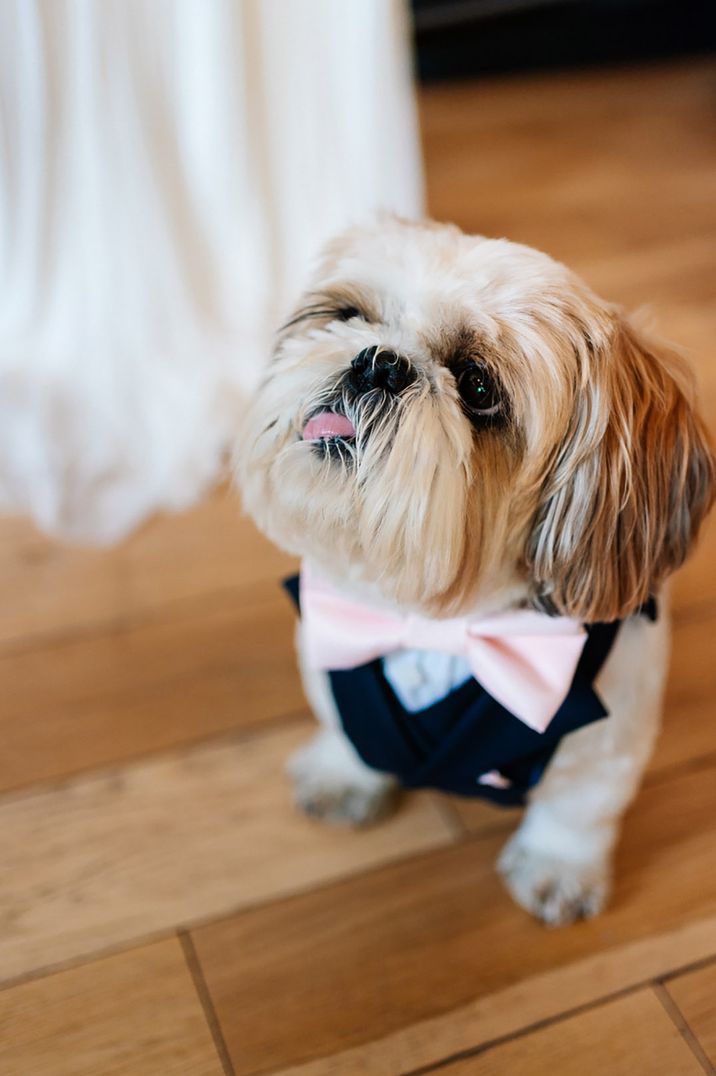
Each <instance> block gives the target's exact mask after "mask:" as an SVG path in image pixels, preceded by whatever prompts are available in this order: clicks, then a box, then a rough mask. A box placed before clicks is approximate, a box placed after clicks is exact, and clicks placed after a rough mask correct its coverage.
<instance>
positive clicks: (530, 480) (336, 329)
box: [239, 218, 714, 923]
mask: <svg viewBox="0 0 716 1076" xmlns="http://www.w3.org/2000/svg"><path fill="white" fill-rule="evenodd" d="M372 345H380V346H381V347H383V348H387V349H391V350H392V351H393V352H395V353H397V354H398V355H400V356H403V357H404V358H405V359H407V360H408V361H409V363H410V367H411V371H412V374H413V376H414V380H413V381H412V382H411V383H410V384H409V385H408V386H407V387H406V388H405V389H404V390H403V391H402V392H400V393H399V394H398V395H392V396H391V395H389V394H387V393H385V392H383V391H382V390H381V389H374V390H372V391H370V392H367V393H365V394H363V395H357V394H355V393H349V392H348V391H347V388H346V380H345V375H346V372H347V370H348V369H349V367H350V364H351V360H352V359H353V357H354V356H356V355H357V354H358V353H359V352H361V351H362V350H363V349H365V348H367V347H370V346H372ZM472 362H477V363H479V364H480V367H481V369H483V370H485V371H487V372H488V374H489V375H490V376H491V377H492V378H493V380H494V383H495V384H496V385H497V386H499V390H498V392H499V398H500V401H501V402H500V414H499V415H498V416H497V418H496V419H492V418H490V419H485V418H482V417H480V416H478V417H475V416H474V415H470V414H468V413H467V411H466V409H465V406H464V401H461V398H460V395H459V392H458V384H457V381H458V376H457V375H458V371H459V370H461V369H464V368H465V366H466V365H468V366H469V365H470V364H471V363H472ZM321 408H337V409H338V410H342V411H344V412H345V413H346V414H348V416H349V417H350V418H351V420H352V421H353V423H354V425H355V428H356V437H355V440H354V441H352V442H340V443H339V445H338V447H337V448H335V447H334V450H333V451H328V448H327V447H326V448H325V451H321V449H320V447H318V451H317V446H316V445H315V444H311V443H310V442H307V441H304V440H303V439H302V436H301V434H302V430H303V428H304V426H305V424H306V422H307V420H308V419H309V418H310V417H311V416H312V415H313V414H315V413H316V412H317V411H320V410H321ZM239 476H240V482H241V485H242V488H243V493H244V499H245V504H246V506H247V508H248V510H249V512H250V513H251V514H252V515H253V517H254V518H255V520H256V521H257V523H258V524H259V526H260V527H261V528H262V529H263V530H264V531H265V532H266V533H267V534H268V535H269V536H270V537H271V538H272V539H273V540H274V541H276V542H277V543H278V544H279V545H281V546H282V547H283V548H285V549H287V550H289V551H291V552H293V553H296V554H299V555H301V556H302V557H304V558H306V559H307V560H308V561H314V562H315V563H317V564H319V565H320V569H321V572H322V573H323V574H324V575H326V576H327V577H328V578H329V579H330V580H331V582H332V583H333V585H335V586H337V587H338V588H341V589H343V590H344V591H347V592H348V593H350V594H352V595H354V596H358V597H361V598H363V599H368V600H370V602H371V603H373V604H376V603H377V604H382V605H384V606H386V607H392V608H395V607H396V606H397V607H399V608H400V609H410V610H416V611H419V612H421V613H424V614H428V615H431V616H438V617H440V616H447V615H450V616H453V615H456V614H459V613H461V612H465V611H467V610H470V611H472V612H474V613H476V614H478V615H479V614H480V613H484V612H492V611H496V610H502V609H507V608H511V607H517V606H524V605H528V606H532V607H535V608H538V609H541V610H543V611H545V613H548V614H557V613H559V614H566V615H569V616H571V617H575V618H578V619H580V620H582V621H583V622H585V623H589V622H594V621H604V620H614V619H618V618H619V619H624V620H625V623H624V624H623V626H622V628H621V629H620V632H619V635H618V637H617V642H616V644H615V646H614V648H613V650H612V652H611V654H610V656H609V658H608V661H607V663H606V665H605V667H604V668H603V670H602V672H601V674H600V677H599V680H598V682H597V685H596V686H597V689H598V691H599V693H600V694H601V696H602V697H603V698H604V701H605V704H606V706H607V707H608V709H609V712H610V717H609V719H608V720H606V721H601V722H597V723H596V724H593V725H590V726H588V727H586V728H584V729H582V730H580V731H578V732H575V733H573V734H572V735H570V736H569V737H567V738H566V739H565V740H564V741H563V743H562V745H561V746H560V748H559V750H558V752H557V754H556V756H555V757H554V759H553V761H552V763H551V764H550V766H549V768H548V770H547V772H546V774H545V776H544V777H543V779H542V781H541V782H540V784H539V785H538V786H537V788H536V790H535V791H534V792H533V794H532V796H531V800H530V805H529V807H528V809H527V811H526V814H525V817H524V820H523V822H522V824H521V826H520V828H519V830H518V832H517V833H516V835H515V836H514V837H513V838H512V840H511V841H510V843H509V844H508V846H507V848H506V849H505V851H504V853H503V855H502V857H501V860H500V869H501V871H502V873H503V875H504V877H505V879H506V882H507V885H508V886H509V888H510V890H511V892H512V894H513V895H514V897H515V898H516V900H518V901H519V903H520V904H522V905H523V906H524V907H526V908H528V909H529V910H530V911H532V912H534V913H535V914H537V915H538V916H540V917H541V918H542V919H544V920H545V921H547V922H551V923H561V922H567V921H569V920H571V919H573V918H575V917H577V916H580V915H591V914H594V913H595V912H597V911H598V910H599V909H600V908H601V907H602V906H603V904H604V901H605V899H606V896H607V893H608V889H609V873H610V870H609V864H610V856H611V851H612V848H613V846H614V843H615V839H616V836H617V832H618V823H619V818H620V816H621V814H622V812H623V810H624V808H625V807H626V805H627V803H628V802H629V800H630V799H631V797H632V795H633V793H634V791H635V788H636V786H637V784H638V781H639V777H640V775H641V772H642V770H643V767H644V765H645V763H646V760H647V758H648V756H649V752H650V749H651V745H652V742H653V739H654V735H655V732H656V729H657V724H658V714H659V708H660V700H661V694H662V687H663V681H664V677H665V672H666V667H667V658H668V645H667V638H666V636H667V621H666V616H665V615H664V612H663V608H662V615H661V617H660V619H659V620H658V621H657V623H655V624H652V623H650V622H649V621H647V620H646V619H645V618H644V617H632V616H631V614H632V613H634V611H635V609H637V608H638V607H639V606H640V605H641V604H642V603H643V602H645V601H646V600H647V599H648V597H649V596H650V595H652V594H656V593H659V591H660V587H661V584H662V583H663V581H664V580H665V578H666V577H667V576H668V575H669V574H670V573H671V572H672V571H673V570H674V569H675V568H677V567H678V566H679V565H680V564H681V563H682V561H683V560H684V558H685V557H686V556H687V554H688V552H689V550H690V548H691V546H692V544H693V542H694V540H695V538H696V535H697V532H698V529H699V525H700V523H701V521H702V519H703V517H704V515H705V514H706V512H707V511H708V509H709V507H710V505H711V501H712V498H713V492H714V462H713V457H712V454H711V451H710V449H709V446H708V442H707V438H706V435H705V432H704V428H703V425H702V423H701V421H700V420H699V418H698V416H697V415H696V413H695V411H694V405H693V391H692V387H691V383H690V379H689V377H688V375H687V373H686V371H685V368H684V365H683V362H682V361H681V359H680V358H679V357H678V356H677V355H676V354H674V353H673V352H671V351H669V350H667V349H666V348H665V347H663V346H662V345H660V344H655V343H654V342H652V341H649V340H648V339H647V338H646V337H645V336H644V335H643V334H642V333H641V332H640V331H638V330H637V329H636V328H635V327H634V326H633V325H632V324H630V322H629V321H628V320H626V319H625V317H624V316H623V315H622V314H621V312H620V311H619V310H617V309H616V308H615V307H613V306H611V305H609V304H607V303H605V302H603V301H602V300H600V299H599V298H597V297H596V296H595V295H594V294H593V293H592V292H591V291H590V290H589V289H588V288H587V287H586V285H585V284H584V283H582V282H581V281H580V280H579V279H578V278H577V277H575V276H574V274H572V273H571V272H569V271H568V270H567V269H566V268H565V267H564V266H562V265H560V264H558V263H557V262H554V261H553V260H552V259H550V258H549V257H547V256H546V255H544V254H541V253H538V252H537V251H534V250H531V249H529V248H527V247H523V246H519V245H516V244H514V243H509V242H507V241H505V240H491V239H484V238H481V237H475V236H466V235H464V234H462V233H461V232H460V231H459V230H458V229H456V228H454V227H450V226H442V225H435V224H430V223H421V224H417V223H410V222H405V221H399V220H396V219H394V218H390V219H383V220H380V221H379V222H377V223H376V225H375V226H373V227H370V228H366V229H355V230H353V231H351V232H349V233H347V234H345V235H343V236H341V237H340V238H338V239H336V240H335V241H334V242H333V243H332V244H331V245H330V246H329V247H328V249H327V250H326V251H325V254H324V257H323V259H322V262H321V264H320V266H319V268H318V271H317V274H316V277H315V280H314V282H313V285H312V287H311V289H310V291H309V292H308V294H307V295H306V296H305V298H304V299H303V301H302V303H301V305H300V307H299V308H298V310H297V311H296V312H295V313H294V315H293V316H292V317H291V318H290V319H289V321H288V322H287V324H286V326H285V327H284V329H283V330H282V331H281V333H280V335H279V340H278V345H277V349H276V354H275V357H274V361H273V363H272V365H271V367H270V369H269V371H268V374H267V376H266V378H265V380H264V383H263V385H262V387H261V389H260V390H259V393H258V396H257V398H256V401H255V403H254V406H253V408H252V409H251V411H250V414H249V416H248V419H247V424H246V427H245V431H244V437H243V443H242V446H241V451H240V453H239ZM300 650H301V647H300V635H299V654H300ZM301 664H302V671H303V677H304V683H305V688H306V693H307V695H308V698H309V701H310V703H311V705H312V706H313V708H314V710H315V712H316V714H317V716H318V717H319V719H320V720H321V721H322V722H323V724H324V729H323V731H322V732H320V733H319V734H318V736H317V738H316V739H315V740H314V741H313V742H312V743H311V744H309V745H308V747H307V748H305V749H304V750H303V751H302V752H300V753H299V754H298V755H297V756H296V758H295V759H294V760H293V762H292V766H291V769H292V773H293V777H294V781H295V787H296V796H297V799H298V801H299V803H301V804H302V805H303V806H304V807H305V808H306V809H308V810H310V811H312V812H313V813H318V814H320V815H322V816H324V817H326V818H328V819H330V820H334V821H352V822H354V823H363V822H367V821H371V820H373V819H375V818H376V817H377V816H379V815H380V814H382V813H384V812H385V810H386V809H387V807H388V805H389V803H390V802H391V801H392V797H393V791H394V782H393V780H392V779H391V778H390V777H388V776H386V775H385V774H379V773H376V772H375V771H372V770H369V769H368V768H367V767H366V766H365V765H364V764H363V763H362V761H361V760H360V759H359V758H358V756H357V755H356V753H355V751H354V749H353V747H352V745H351V744H350V743H348V741H347V740H346V739H345V738H344V736H343V734H342V732H341V730H340V724H339V722H338V717H337V714H336V712H335V706H334V704H333V700H332V696H331V694H330V691H329V690H328V685H327V679H326V676H325V674H322V673H317V672H316V671H315V670H312V669H310V668H309V667H308V665H307V664H306V662H305V661H302V662H301Z"/></svg>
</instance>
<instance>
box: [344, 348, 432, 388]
mask: <svg viewBox="0 0 716 1076" xmlns="http://www.w3.org/2000/svg"><path fill="white" fill-rule="evenodd" d="M416 377H417V374H416V372H415V370H414V369H413V367H412V366H411V364H410V363H409V362H408V360H407V359H405V358H403V356H402V355H397V354H396V353H395V352H394V351H390V350H388V349H387V348H382V347H380V346H379V345H374V346H373V347H366V348H364V349H363V351H359V352H358V354H357V355H356V357H355V358H354V359H353V361H352V362H351V367H350V370H349V371H348V374H347V375H346V383H347V385H348V386H349V387H350V388H351V389H352V390H353V392H354V393H355V394H356V395H357V396H360V395H363V393H366V392H371V391H372V390H373V389H382V390H383V391H384V392H387V393H390V394H391V395H394V396H397V395H398V393H399V392H402V391H403V389H406V388H407V387H408V385H412V383H413V381H415V378H416Z"/></svg>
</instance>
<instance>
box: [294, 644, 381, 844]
mask: <svg viewBox="0 0 716 1076" xmlns="http://www.w3.org/2000/svg"><path fill="white" fill-rule="evenodd" d="M296 641H297V649H298V659H299V666H300V669H301V678H302V680H303V690H304V692H305V694H306V698H307V699H308V702H309V704H310V706H311V709H312V710H313V712H314V714H315V715H316V717H317V718H318V720H319V722H320V724H321V726H322V727H321V729H320V730H319V732H317V733H316V735H315V736H314V737H313V739H312V740H310V741H309V742H308V743H307V744H306V745H305V746H304V747H302V748H300V749H299V750H298V751H296V753H295V754H294V755H292V756H291V758H290V759H289V762H288V772H289V775H290V777H291V779H292V781H293V791H294V799H295V801H296V803H297V805H298V806H299V807H300V808H301V809H302V810H303V811H305V812H306V814H309V815H313V816H315V817H318V818H321V819H323V820H324V821H326V822H332V823H334V824H338V825H349V826H366V825H370V824H371V823H372V822H377V821H378V820H379V819H380V818H383V817H385V815H387V814H389V813H390V812H391V811H392V809H393V807H394V806H395V802H396V799H397V791H398V784H397V781H396V780H395V778H394V777H391V776H390V775H389V774H385V773H379V772H378V771H377V770H373V769H371V768H370V767H369V766H366V764H365V762H363V760H362V759H361V758H360V756H359V755H358V753H357V752H356V750H355V748H354V747H353V744H352V743H351V742H350V740H349V739H348V737H347V736H346V735H345V733H344V732H343V728H342V726H341V722H340V718H339V716H338V711H337V710H336V704H335V702H334V699H333V695H332V693H331V689H330V684H329V680H328V675H327V673H325V672H321V671H320V670H317V669H314V668H311V666H310V665H309V664H308V662H307V661H306V660H305V657H304V655H303V648H302V645H301V628H300V625H299V628H298V633H297V639H296Z"/></svg>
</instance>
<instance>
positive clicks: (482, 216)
mask: <svg viewBox="0 0 716 1076" xmlns="http://www.w3.org/2000/svg"><path fill="white" fill-rule="evenodd" d="M713 70H714V65H713V61H712V60H710V59H709V60H706V61H704V62H703V63H702V64H693V63H691V64H680V65H679V64H675V65H671V66H669V67H661V68H660V69H659V71H658V72H656V73H654V72H651V71H650V70H649V69H648V68H646V67H641V68H636V69H633V70H631V71H629V72H624V71H619V72H615V71H600V72H593V73H590V74H589V75H586V74H585V73H583V72H580V73H579V74H576V73H572V72H570V73H564V74H553V75H550V76H549V77H547V78H545V77H544V76H540V75H538V76H524V77H520V78H514V79H510V80H505V79H499V80H489V81H485V80H482V81H475V82H472V83H455V84H453V85H442V86H436V87H430V88H428V89H427V90H425V91H423V94H422V98H421V105H422V108H421V115H422V126H423V141H424V146H425V152H426V157H427V159H428V161H429V162H430V165H429V168H428V171H427V181H428V200H429V205H430V209H431V211H432V212H433V213H434V214H435V215H436V216H437V217H441V218H445V219H452V220H456V221H457V222H458V223H460V224H461V225H462V226H463V227H467V228H468V229H469V230H476V231H481V232H485V233H487V234H491V235H506V236H508V237H510V238H512V239H516V240H518V241H521V242H526V243H530V244H532V245H534V246H538V247H541V248H543V249H546V250H548V251H550V252H551V253H553V254H554V255H555V256H556V257H558V258H560V259H561V260H564V261H567V262H568V263H570V264H572V265H574V266H575V267H576V268H581V264H585V265H586V264H587V259H589V261H590V262H593V261H594V260H595V259H596V258H597V257H599V256H601V255H607V256H612V255H613V254H614V253H615V252H617V251H630V252H634V251H639V250H641V251H645V250H646V248H647V247H648V246H649V245H650V244H653V245H658V244H660V243H661V244H666V243H669V242H683V241H685V240H690V239H698V238H699V237H703V236H704V234H705V232H707V231H708V229H709V227H711V228H713V226H714V223H715V221H716V210H715V209H714V206H713V199H712V198H711V197H710V193H709V191H710V189H711V185H712V183H713V163H714V162H713V152H712V148H711V145H710V143H709V141H708V139H704V129H710V126H711V92H712V80H713ZM568 100H569V102H570V103H569V105H567V103H566V102H567V101H568ZM475 146H479V147H480V152H479V153H476V152H475V151H474V147H475ZM665 146H668V147H669V153H668V155H665V154H664V147H665ZM657 164H658V167H655V165H657ZM644 205H648V206H649V212H648V213H645V212H642V211H640V209H641V207H642V206H644ZM661 207H663V212H661V211H660V208H661ZM655 260H658V259H655ZM662 261H663V260H662ZM580 263H581V264H580ZM652 264H653V263H652ZM643 268H644V269H645V270H647V271H648V269H649V259H648V257H647V258H644V266H643ZM637 280H638V276H637ZM694 284H695V286H696V287H697V288H698V287H700V288H703V287H705V286H709V285H707V283H706V282H705V281H704V280H703V277H702V278H701V280H700V281H699V280H697V279H695V278H694ZM711 287H712V285H711ZM612 297H613V298H617V299H618V298H620V296H619V295H616V294H614V295H613V296H612ZM644 298H645V299H646V300H647V301H648V299H649V295H648V294H647V295H645V296H644ZM632 301H633V300H632ZM636 301H637V302H639V301H642V300H636Z"/></svg>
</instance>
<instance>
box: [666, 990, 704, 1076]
mask: <svg viewBox="0 0 716 1076" xmlns="http://www.w3.org/2000/svg"><path fill="white" fill-rule="evenodd" d="M672 978H673V976H672ZM652 989H653V991H654V993H655V994H656V996H657V998H658V999H659V1001H660V1002H661V1005H662V1007H663V1009H664V1010H665V1012H666V1014H667V1016H668V1017H669V1019H670V1020H671V1021H672V1023H673V1024H674V1026H675V1027H676V1030H677V1031H678V1032H679V1034H680V1035H681V1038H682V1039H683V1040H684V1042H685V1043H686V1045H687V1046H688V1048H689V1049H690V1050H691V1053H692V1054H693V1055H694V1057H695V1058H696V1060H697V1061H698V1062H699V1064H700V1065H701V1067H702V1069H703V1070H704V1072H705V1073H706V1074H707V1076H716V1069H714V1067H713V1065H712V1064H711V1062H710V1061H709V1059H708V1057H707V1056H706V1054H705V1052H704V1049H703V1047H702V1045H701V1043H700V1042H699V1040H698V1037H697V1036H696V1035H695V1033H694V1032H693V1031H692V1030H691V1027H690V1025H689V1021H688V1020H687V1019H686V1017H685V1016H684V1014H683V1012H682V1011H681V1009H680V1008H679V1006H678V1005H677V1003H676V1002H675V1001H674V998H673V997H672V996H671V994H670V993H669V990H668V988H667V987H666V985H665V983H664V982H663V980H660V979H657V980H656V981H655V982H654V983H653V985H652Z"/></svg>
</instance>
